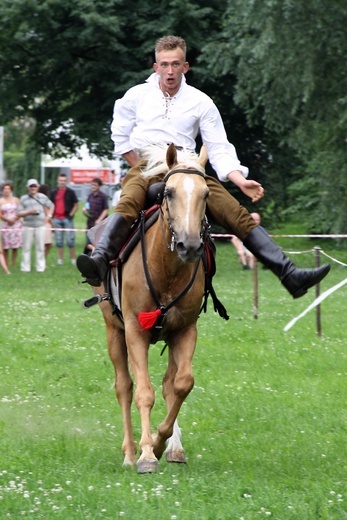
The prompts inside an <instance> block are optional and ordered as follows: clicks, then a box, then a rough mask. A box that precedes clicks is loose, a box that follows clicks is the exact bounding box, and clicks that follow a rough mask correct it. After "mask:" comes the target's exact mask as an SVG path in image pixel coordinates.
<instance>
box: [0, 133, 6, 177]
mask: <svg viewBox="0 0 347 520" xmlns="http://www.w3.org/2000/svg"><path fill="white" fill-rule="evenodd" d="M4 180H5V172H4V127H3V126H0V182H2V181H4Z"/></svg>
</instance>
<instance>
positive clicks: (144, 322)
mask: <svg viewBox="0 0 347 520" xmlns="http://www.w3.org/2000/svg"><path fill="white" fill-rule="evenodd" d="M160 315H161V310H160V309H156V310H155V311H150V312H140V314H139V315H138V316H137V319H138V320H139V322H140V325H141V328H142V330H150V329H151V328H152V327H154V325H155V324H156V321H157V319H158V317H159V316H160Z"/></svg>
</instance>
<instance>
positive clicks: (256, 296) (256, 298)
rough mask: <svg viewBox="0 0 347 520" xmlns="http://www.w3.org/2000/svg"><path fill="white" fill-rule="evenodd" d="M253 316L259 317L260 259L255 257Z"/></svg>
mask: <svg viewBox="0 0 347 520" xmlns="http://www.w3.org/2000/svg"><path fill="white" fill-rule="evenodd" d="M253 316H254V319H255V320H257V319H258V261H257V259H256V258H255V257H254V258H253Z"/></svg>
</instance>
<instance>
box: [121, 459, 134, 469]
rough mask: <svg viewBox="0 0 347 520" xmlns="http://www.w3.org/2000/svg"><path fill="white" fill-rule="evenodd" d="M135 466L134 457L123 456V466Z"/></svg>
mask: <svg viewBox="0 0 347 520" xmlns="http://www.w3.org/2000/svg"><path fill="white" fill-rule="evenodd" d="M135 466H136V458H135V459H134V458H132V457H124V461H123V467H124V468H130V469H132V468H135Z"/></svg>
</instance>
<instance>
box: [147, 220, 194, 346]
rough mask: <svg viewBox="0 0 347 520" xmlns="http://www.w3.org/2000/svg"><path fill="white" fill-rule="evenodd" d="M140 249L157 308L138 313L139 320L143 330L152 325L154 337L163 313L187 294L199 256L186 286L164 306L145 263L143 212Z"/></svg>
mask: <svg viewBox="0 0 347 520" xmlns="http://www.w3.org/2000/svg"><path fill="white" fill-rule="evenodd" d="M141 251H142V260H143V268H144V271H145V276H146V280H147V284H148V287H149V290H150V293H151V296H152V298H153V301H154V303H155V305H156V307H157V309H156V310H155V311H153V312H149V313H140V314H139V321H140V323H141V324H142V325H143V328H144V330H147V329H151V328H152V327H154V332H153V334H154V337H155V338H156V337H158V336H159V333H160V329H161V328H162V323H163V320H164V318H165V315H166V313H167V312H168V310H169V309H171V307H173V306H174V305H175V304H176V303H177V302H178V301H179V300H181V298H183V296H185V295H186V294H187V292H188V291H189V289H190V288H191V287H192V285H193V283H194V281H195V278H196V275H197V272H198V268H199V265H200V260H201V258H199V259H198V260H197V262H196V263H195V267H194V271H193V274H192V277H191V279H190V280H189V282H188V284H187V285H186V287H185V288H184V289H183V291H182V292H181V293H180V294H179V295H178V296H176V298H174V299H173V300H172V302H170V303H169V304H168V305H166V306H165V305H162V304H161V303H160V301H159V299H158V297H157V295H156V293H155V290H154V287H153V283H152V280H151V277H150V274H149V269H148V265H147V251H146V245H145V214H144V212H142V213H141ZM154 342H156V339H154Z"/></svg>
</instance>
